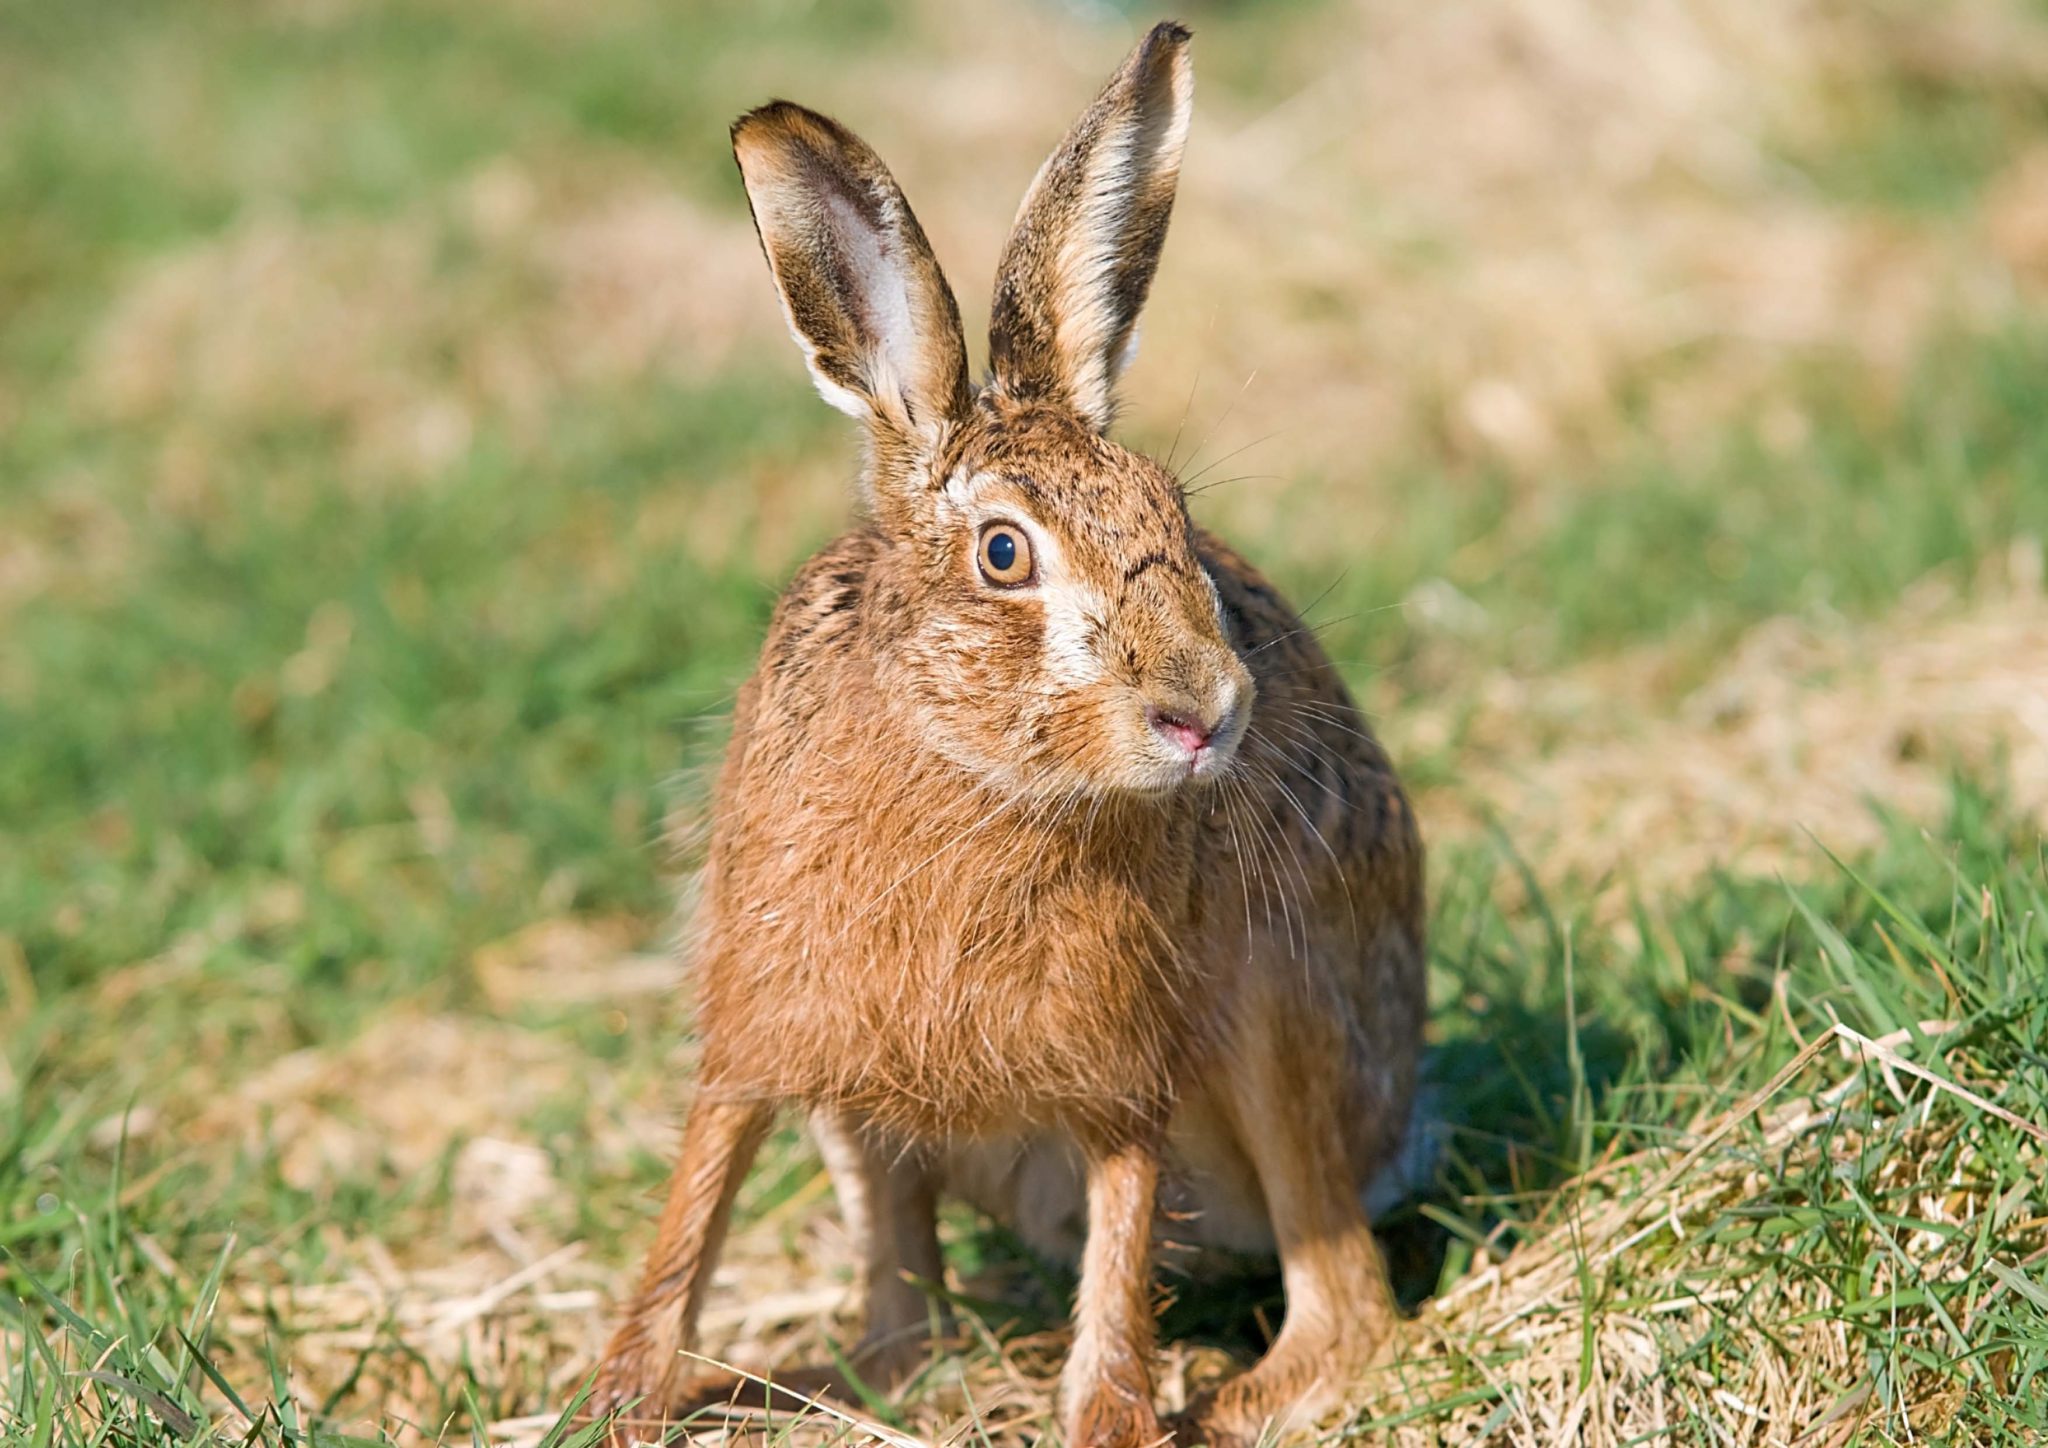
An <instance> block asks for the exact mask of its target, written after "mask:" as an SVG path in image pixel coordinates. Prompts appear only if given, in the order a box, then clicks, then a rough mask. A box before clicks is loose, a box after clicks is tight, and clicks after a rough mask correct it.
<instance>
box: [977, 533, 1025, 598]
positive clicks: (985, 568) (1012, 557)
mask: <svg viewBox="0 0 2048 1448" xmlns="http://www.w3.org/2000/svg"><path fill="white" fill-rule="evenodd" d="M978 561H979V562H980V564H981V576H982V577H983V578H986V579H987V580H988V581H989V582H990V583H993V584H996V585H997V586H999V587H1002V588H1016V587H1018V586H1019V585H1021V584H1026V583H1029V582H1030V581H1031V542H1030V540H1029V539H1027V538H1026V537H1025V536H1024V530H1023V529H1021V528H1018V527H1014V526H1013V525H1011V524H1009V523H991V524H989V525H988V527H986V528H984V529H982V530H981V547H980V549H979V558H978Z"/></svg>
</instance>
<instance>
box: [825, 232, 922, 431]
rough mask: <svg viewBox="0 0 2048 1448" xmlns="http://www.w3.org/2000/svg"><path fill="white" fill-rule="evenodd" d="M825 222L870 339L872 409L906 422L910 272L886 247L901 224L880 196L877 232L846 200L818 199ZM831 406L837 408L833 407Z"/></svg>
mask: <svg viewBox="0 0 2048 1448" xmlns="http://www.w3.org/2000/svg"><path fill="white" fill-rule="evenodd" d="M823 201H824V207H825V210H826V213H827V224H828V225H829V226H830V227H831V230H832V235H833V240H834V241H835V242H836V243H837V250H838V253H839V255H840V257H841V258H843V259H844V261H845V262H846V270H847V277H846V279H847V281H849V282H850V283H851V284H852V286H853V295H852V296H851V297H850V298H848V300H849V301H850V302H852V303H853V305H854V306H855V307H856V308H858V309H859V316H858V318H857V321H858V323H859V325H860V326H861V327H862V328H863V330H864V331H865V332H866V333H867V335H868V336H869V337H870V338H871V339H872V340H873V344H874V345H873V350H872V351H870V352H869V353H868V358H867V373H868V376H867V384H868V392H869V394H870V395H871V396H872V397H873V398H874V399H875V404H876V406H877V407H879V408H881V409H882V410H883V411H885V412H887V413H889V414H890V415H891V416H892V417H894V418H896V419H897V420H898V421H902V422H908V421H909V418H910V411H911V409H910V406H909V399H908V398H907V396H906V395H905V386H906V384H907V383H908V382H909V380H910V379H911V378H913V377H915V376H917V372H918V350H919V343H918V330H917V313H916V310H915V308H914V307H913V306H912V304H911V300H910V270H909V268H908V267H907V266H906V265H905V264H904V260H903V257H902V255H901V254H900V253H899V252H898V251H897V249H896V248H895V247H894V246H893V245H892V244H891V240H890V238H891V236H892V234H893V232H894V230H895V228H897V227H899V226H901V225H902V218H901V217H900V216H899V215H897V208H896V204H895V201H894V200H893V198H888V197H884V198H882V220H883V229H882V230H879V231H878V230H876V229H875V228H874V227H872V226H870V225H869V224H868V221H867V218H866V217H864V216H862V215H861V214H860V212H859V211H858V210H857V209H855V208H854V207H853V206H852V205H850V204H849V203H848V202H847V200H846V198H844V197H842V196H836V195H833V194H830V193H827V194H826V195H825V197H824V198H823ZM835 405H837V404H835Z"/></svg>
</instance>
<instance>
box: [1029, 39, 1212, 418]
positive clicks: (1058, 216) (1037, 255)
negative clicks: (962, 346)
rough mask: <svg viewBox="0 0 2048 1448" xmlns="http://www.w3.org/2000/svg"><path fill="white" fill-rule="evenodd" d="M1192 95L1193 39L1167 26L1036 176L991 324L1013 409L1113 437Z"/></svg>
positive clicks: (1142, 47) (1114, 79)
mask: <svg viewBox="0 0 2048 1448" xmlns="http://www.w3.org/2000/svg"><path fill="white" fill-rule="evenodd" d="M1194 93H1195V77H1194V70H1193V68H1192V66H1191V65H1190V63H1189V60H1188V32H1187V29H1186V28H1185V27H1183V26H1180V25H1177V24H1175V23H1174V22H1173V21H1171V20H1166V21H1161V22H1160V23H1159V24H1158V25H1155V26H1153V27H1152V30H1151V32H1150V33H1149V34H1147V35H1146V36H1145V38H1144V39H1143V40H1141V41H1139V42H1138V45H1137V48H1136V49H1134V50H1133V51H1132V52H1131V53H1130V55H1129V56H1127V57H1125V59H1124V63H1123V65H1122V66H1121V67H1119V68H1118V70H1117V73H1116V74H1115V75H1113V76H1111V77H1110V81H1109V84H1108V85H1107V86H1105V87H1104V88H1103V91H1102V94H1101V95H1099V96H1097V97H1096V98H1095V104H1094V105H1092V106H1090V107H1089V108H1088V109H1087V110H1086V111H1084V112H1083V113H1082V115H1081V119H1080V120H1078V121H1076V122H1075V123H1074V127H1073V129H1072V130H1070V131H1069V132H1067V138H1066V140H1064V141H1062V142H1061V143H1060V147H1059V149H1058V150H1057V151H1054V152H1053V153H1052V155H1051V157H1050V158H1048V159H1047V161H1046V163H1045V165H1044V166H1042V167H1041V168H1040V169H1039V172H1038V176H1037V178H1036V179H1035V180H1034V181H1032V183H1031V190H1030V191H1029V192H1027V193H1026V194H1025V197H1024V204H1023V206H1022V207H1020V208H1019V209H1018V212H1017V220H1016V223H1015V226H1014V227H1013V229H1012V230H1011V232H1010V240H1009V244H1008V245H1006V246H1005V247H1004V248H1003V257H1002V261H1001V262H1000V263H999V264H998V265H997V267H996V296H995V304H994V306H993V307H992V308H991V309H990V312H989V362H990V365H991V369H992V370H993V372H994V374H995V383H996V386H997V387H998V388H999V389H1001V390H1002V391H1003V392H1005V393H1007V394H1008V395H1009V396H1011V397H1014V398H1017V399H1019V400H1040V401H1046V402H1053V403H1059V404H1063V405H1065V406H1066V407H1069V408H1071V409H1072V410H1073V411H1074V412H1076V413H1078V414H1080V416H1081V417H1082V419H1083V420H1085V421H1086V422H1087V423H1089V425H1091V426H1092V427H1094V428H1095V429H1096V430H1097V431H1105V430H1107V429H1108V427H1109V424H1110V421H1111V419H1112V418H1113V417H1114V415H1115V413H1116V379H1117V374H1118V373H1120V372H1122V371H1123V369H1124V365H1125V364H1126V363H1128V362H1129V361H1130V358H1131V351H1132V344H1133V343H1134V342H1135V341H1136V340H1137V335H1138V312H1139V309H1140V308H1142V307H1143V306H1144V305H1145V293H1146V292H1148V291H1149V290H1151V287H1152V273H1153V272H1154V271H1156V270H1157V269H1158V267H1159V248H1160V247H1161V246H1162V245H1163V244H1164V243H1165V241H1166V222H1167V218H1168V217H1169V216H1170V215H1172V213H1173V194H1174V190H1175V188H1176V187H1177V186H1178V184H1179V182H1180V156H1181V148H1182V146H1183V145H1184V144H1185V143H1186V141H1187V135H1188V114H1189V111H1190V109H1191V108H1192V106H1193V104H1194Z"/></svg>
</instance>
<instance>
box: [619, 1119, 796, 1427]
mask: <svg viewBox="0 0 2048 1448" xmlns="http://www.w3.org/2000/svg"><path fill="white" fill-rule="evenodd" d="M773 1120H774V1112H773V1111H772V1110H771V1109H770V1108H769V1107H768V1106H767V1105H766V1104H765V1103H760V1102H729V1101H719V1100H715V1099H712V1098H708V1097H707V1098H700V1099H699V1100H698V1101H697V1103H696V1105H694V1106H693V1107H691V1109H690V1118H689V1121H688V1123H687V1124H686V1125H685V1126H684V1128H683V1149H682V1153H681V1155H680V1156H679V1157H678V1158H677V1160H676V1167H675V1171H674V1172H673V1173H672V1174H671V1175H670V1177H669V1183H668V1202H667V1205H666V1206H664V1207H663V1208H662V1213H661V1227H660V1231H659V1233H658V1235H657V1236H656V1238H655V1243H654V1250H653V1251H652V1252H650V1253H648V1255H647V1265H646V1267H645V1268H644V1269H643V1271H642V1273H641V1278H640V1290H639V1292H638V1293H637V1294H636V1295H635V1296H634V1298H633V1303H632V1306H631V1307H629V1308H628V1309H627V1312H626V1318H625V1321H624V1322H622V1323H621V1324H620V1325H619V1328H618V1330H617V1331H616V1332H615V1333H613V1334H612V1340H611V1342H610V1344H609V1345H608V1346H607V1347H606V1348H605V1352H604V1362H603V1365H602V1367H601V1368H600V1369H599V1372H598V1385H597V1389H596V1391H595V1393H594V1394H593V1395H592V1398H591V1402H590V1412H591V1413H592V1415H593V1416H596V1415H598V1414H602V1413H606V1412H613V1411H617V1410H620V1409H626V1417H627V1419H628V1420H629V1421H633V1422H642V1421H660V1420H662V1419H664V1418H666V1417H669V1416H672V1415H674V1414H676V1413H678V1412H681V1411H684V1410H685V1408H686V1406H691V1405H694V1404H693V1403H692V1402H686V1400H701V1398H702V1397H703V1396H704V1394H703V1393H702V1392H701V1391H698V1390H693V1387H692V1386H691V1384H692V1379H695V1380H697V1382H698V1383H700V1384H701V1382H702V1380H703V1377H704V1374H703V1373H702V1371H701V1370H700V1369H701V1366H702V1365H701V1364H698V1363H696V1362H693V1361H692V1360H691V1359H689V1358H687V1357H685V1356H684V1354H685V1353H688V1352H690V1351H691V1350H692V1349H694V1348H695V1347H696V1340H697V1316H698V1314H699V1313H700V1312H701V1311H702V1310H703V1307H704V1294H705V1290H706V1288H708V1287H709V1286H710V1283H711V1273H712V1269H713V1268H714V1267H715V1266H716V1265H717V1263H718V1253H719V1249H720V1248H721V1247H722V1246H723V1245H724V1242H725V1229H726V1225H727V1223H728V1222H729V1221H730V1220H731V1218H732V1204H733V1198H734V1197H735V1196H737V1195H738V1193H739V1189H740V1183H741V1181H742V1180H744V1179H745V1177H746V1174H747V1168H748V1167H749V1166H750V1165H752V1164H753V1160H754V1156H755V1154H756V1153H757V1152H758V1151H759V1150H760V1148H761V1142H762V1140H763V1139H764V1138H765V1137H766V1136H767V1134H768V1128H769V1125H770V1124H771V1122H772V1121H773ZM636 1399H637V1400H638V1406H637V1407H633V1408H630V1409H627V1408H626V1405H627V1404H629V1403H632V1402H633V1401H634V1400H636Z"/></svg>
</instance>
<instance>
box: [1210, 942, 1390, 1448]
mask: <svg viewBox="0 0 2048 1448" xmlns="http://www.w3.org/2000/svg"><path fill="white" fill-rule="evenodd" d="M1296 969H1299V967H1296ZM1247 1004H1248V1006H1249V1007H1250V1008H1249V1010H1248V1012H1247V1014H1246V1015H1245V1016H1244V1017H1242V1018H1241V1020H1240V1030H1239V1033H1238V1036H1237V1039H1236V1040H1235V1041H1234V1042H1233V1046H1232V1049H1231V1050H1230V1051H1229V1052H1228V1053H1227V1055H1226V1057H1225V1059H1224V1060H1223V1061H1222V1062H1220V1063H1219V1064H1220V1068H1221V1075H1222V1079H1220V1080H1218V1081H1217V1082H1215V1083H1214V1085H1213V1088H1212V1089H1213V1092H1214V1095H1215V1098H1216V1099H1217V1100H1218V1101H1219V1102H1221V1103H1222V1104H1223V1105H1224V1107H1225V1110H1226V1111H1227V1113H1228V1114H1229V1115H1230V1116H1231V1117H1232V1118H1233V1120H1234V1130H1235V1134H1236V1136H1237V1138H1238V1144H1239V1146H1240V1147H1241V1148H1242V1150H1243V1151H1244V1153H1245V1155H1246V1156H1247V1157H1248V1158H1249V1159H1250V1160H1251V1162H1252V1165H1253V1167H1254V1169H1255V1170H1256V1171H1257V1173H1258V1178H1259V1185H1260V1187H1261V1188H1262V1190H1263V1192H1264V1195H1265V1199H1266V1207H1267V1211H1268V1213H1269V1215H1270V1217H1271V1220H1272V1227H1273V1235H1274V1239H1275V1241H1276V1243H1277V1245H1278V1247H1279V1250H1280V1271H1281V1279H1282V1283H1283V1285H1284V1287H1285V1289H1286V1293H1287V1316H1286V1319H1285V1321H1284V1323H1283V1325H1282V1327H1281V1330H1280V1335H1279V1337H1278V1338H1277V1339H1276V1340H1275V1341H1274V1343H1273V1345H1272V1347H1271V1348H1270V1349H1269V1350H1268V1351H1267V1353H1266V1356H1265V1357H1264V1358H1262V1359H1261V1360H1260V1361H1259V1362H1258V1364H1257V1365H1256V1366H1254V1367H1253V1368H1251V1369H1250V1370H1249V1371H1248V1372H1245V1373H1244V1374H1242V1375H1240V1376H1239V1377H1236V1378H1234V1379H1232V1380H1230V1381H1229V1382H1226V1383H1224V1384H1223V1385H1222V1386H1221V1387H1219V1388H1217V1389H1216V1390H1215V1391H1214V1392H1213V1393H1212V1394H1210V1395H1208V1396H1207V1397H1206V1398H1205V1399H1203V1400H1202V1401H1199V1402H1197V1403H1195V1404H1194V1405H1193V1407H1191V1408H1190V1409H1189V1411H1188V1412H1187V1414H1186V1415H1184V1417H1183V1419H1182V1421H1181V1422H1180V1423H1179V1424H1177V1425H1176V1426H1177V1427H1178V1429H1179V1431H1178V1432H1177V1434H1176V1436H1177V1438H1178V1439H1179V1441H1180V1442H1181V1443H1183V1444H1194V1443H1206V1444H1209V1445H1211V1448H1241V1445H1249V1444H1253V1443H1256V1442H1258V1441H1259V1440H1260V1438H1261V1437H1262V1436H1264V1435H1267V1434H1269V1433H1270V1434H1274V1435H1284V1434H1286V1433H1288V1432H1290V1431H1293V1430H1298V1429H1301V1428H1305V1427H1307V1426H1309V1425H1311V1424H1312V1423H1314V1421H1315V1420H1316V1419H1317V1418H1318V1417H1320V1416H1322V1415H1323V1414H1324V1413H1326V1412H1329V1411H1330V1410H1332V1409H1334V1408H1336V1407H1338V1406H1340V1405H1341V1404H1342V1403H1343V1401H1344V1399H1345V1397H1346V1395H1347V1392H1349V1391H1350V1390H1351V1389H1353V1388H1354V1386H1355V1384H1356V1381H1357V1379H1358V1378H1359V1377H1360V1376H1361V1375H1362V1374H1363V1373H1364V1372H1365V1370H1366V1369H1367V1368H1369V1367H1370V1366H1371V1365H1372V1363H1373V1362H1374V1360H1375V1359H1376V1358H1377V1357H1378V1356H1379V1354H1380V1353H1381V1351H1382V1350H1383V1349H1384V1348H1385V1347H1386V1345H1387V1344H1388V1343H1389V1341H1390V1340H1391V1338H1392V1336H1393V1333H1394V1330H1395V1327H1396V1325H1397V1323H1398V1320H1399V1316H1398V1311H1397V1309H1396V1307H1395V1304H1394V1297H1393V1292H1392V1290H1391V1288H1390V1287H1389V1285H1388V1282H1387V1273H1386V1266H1385V1264H1384V1262H1383V1261H1382V1260H1381V1258H1380V1253H1379V1248H1378V1246H1377V1245H1376V1244H1375V1243H1374V1241H1373V1235H1372V1228H1371V1225H1370V1224H1369V1223H1368V1221H1367V1220H1366V1216H1365V1210H1364V1207H1363V1206H1362V1205H1361V1203H1360V1199H1359V1173H1360V1171H1361V1170H1362V1169H1365V1168H1367V1167H1369V1166H1371V1165H1372V1163H1361V1162H1358V1161H1356V1160H1355V1153H1354V1151H1353V1150H1351V1149H1349V1148H1348V1147H1347V1137H1351V1138H1353V1141H1354V1143H1355V1139H1356V1137H1357V1135H1358V1133H1357V1132H1355V1131H1347V1129H1346V1121H1347V1113H1349V1112H1355V1111H1356V1109H1357V1107H1356V1105H1355V1103H1356V1102H1357V1100H1358V1092H1357V1088H1356V1083H1354V1082H1353V1081H1351V1080H1350V1079H1349V1075H1348V1067H1347V1065H1346V1062H1347V1059H1348V1050H1347V1047H1348V1042H1347V1040H1346V1039H1345V1031H1344V1028H1343V1024H1342V1022H1343V1013H1342V1011H1341V1010H1336V1009H1331V1010H1320V1009H1304V1008H1303V1003H1302V1002H1301V1001H1300V1000H1299V999H1292V998H1282V997H1281V995H1280V993H1279V992H1274V993H1273V994H1272V995H1271V996H1269V997H1267V998H1266V999H1264V1000H1259V1001H1253V1002H1248V1003H1247Z"/></svg>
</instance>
